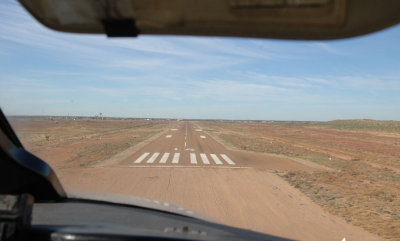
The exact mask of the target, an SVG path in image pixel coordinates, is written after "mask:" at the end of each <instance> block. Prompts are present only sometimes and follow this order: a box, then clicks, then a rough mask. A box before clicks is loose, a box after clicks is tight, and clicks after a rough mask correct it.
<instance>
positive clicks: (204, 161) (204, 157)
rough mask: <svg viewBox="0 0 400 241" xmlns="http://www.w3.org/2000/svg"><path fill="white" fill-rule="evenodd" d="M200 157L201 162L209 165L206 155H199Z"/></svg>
mask: <svg viewBox="0 0 400 241" xmlns="http://www.w3.org/2000/svg"><path fill="white" fill-rule="evenodd" d="M200 157H201V160H202V161H203V163H204V164H207V165H208V164H210V161H209V160H208V158H207V156H206V154H204V153H201V154H200Z"/></svg>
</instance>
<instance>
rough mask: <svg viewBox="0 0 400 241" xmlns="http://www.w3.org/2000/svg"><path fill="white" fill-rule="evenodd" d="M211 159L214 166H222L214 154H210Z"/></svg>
mask: <svg viewBox="0 0 400 241" xmlns="http://www.w3.org/2000/svg"><path fill="white" fill-rule="evenodd" d="M210 156H211V158H212V159H213V160H214V162H215V164H217V165H222V164H223V163H222V161H221V160H220V159H219V158H218V157H217V155H215V154H210Z"/></svg>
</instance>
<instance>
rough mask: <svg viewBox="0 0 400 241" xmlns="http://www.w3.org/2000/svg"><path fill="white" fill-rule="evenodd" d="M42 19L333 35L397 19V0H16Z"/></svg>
mask: <svg viewBox="0 0 400 241" xmlns="http://www.w3.org/2000/svg"><path fill="white" fill-rule="evenodd" d="M20 2H21V4H22V5H23V6H24V7H25V8H26V9H27V10H28V11H29V12H30V13H31V14H32V15H33V16H34V17H35V18H36V19H37V20H38V21H40V22H41V23H42V24H44V25H46V26H47V27H49V28H52V29H54V30H59V31H64V32H73V33H105V34H107V35H108V36H137V35H138V34H168V35H205V36H239V37H261V38H283V39H314V40H319V39H336V38H345V37H352V36H357V35H362V34H366V33H369V32H373V31H377V30H380V29H382V28H385V27H388V26H391V25H394V24H396V23H398V22H399V21H400V1H398V0H385V1H375V0H171V1H167V0H20Z"/></svg>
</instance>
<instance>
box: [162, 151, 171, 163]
mask: <svg viewBox="0 0 400 241" xmlns="http://www.w3.org/2000/svg"><path fill="white" fill-rule="evenodd" d="M168 157H169V152H166V153H164V155H163V156H162V157H161V160H160V163H167V160H168Z"/></svg>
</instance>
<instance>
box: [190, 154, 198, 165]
mask: <svg viewBox="0 0 400 241" xmlns="http://www.w3.org/2000/svg"><path fill="white" fill-rule="evenodd" d="M190 163H191V164H197V158H196V154H195V153H190Z"/></svg>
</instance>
